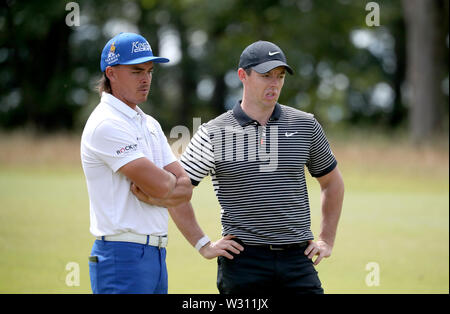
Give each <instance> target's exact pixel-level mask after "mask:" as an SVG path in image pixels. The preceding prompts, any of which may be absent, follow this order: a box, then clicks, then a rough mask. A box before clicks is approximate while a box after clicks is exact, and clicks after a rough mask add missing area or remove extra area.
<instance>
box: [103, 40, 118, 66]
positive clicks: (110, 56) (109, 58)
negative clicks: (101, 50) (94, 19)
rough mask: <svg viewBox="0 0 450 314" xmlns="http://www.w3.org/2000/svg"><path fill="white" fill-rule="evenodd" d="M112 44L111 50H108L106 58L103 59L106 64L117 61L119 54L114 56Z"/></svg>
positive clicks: (114, 48)
mask: <svg viewBox="0 0 450 314" xmlns="http://www.w3.org/2000/svg"><path fill="white" fill-rule="evenodd" d="M114 44H115V42H113V43H112V45H111V48H109V53H108V56H107V57H106V59H105V62H106V63H107V64H112V63H115V62H117V61H118V60H119V57H120V54H116V46H114Z"/></svg>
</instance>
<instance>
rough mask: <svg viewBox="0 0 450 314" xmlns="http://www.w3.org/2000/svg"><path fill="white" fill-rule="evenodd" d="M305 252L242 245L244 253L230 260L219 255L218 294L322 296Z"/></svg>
mask: <svg viewBox="0 0 450 314" xmlns="http://www.w3.org/2000/svg"><path fill="white" fill-rule="evenodd" d="M305 249H306V246H304V247H297V248H290V249H287V250H270V249H269V248H268V247H267V246H265V247H260V246H250V245H244V251H242V252H241V253H240V254H233V257H234V259H232V260H230V259H227V258H226V257H223V256H219V257H218V260H217V263H218V271H217V288H218V289H219V292H220V294H249V295H252V294H260V295H268V294H270V295H277V294H323V289H322V284H321V282H320V280H319V277H318V275H317V271H316V269H315V268H314V265H313V262H312V260H310V259H309V258H308V257H307V256H306V255H305V254H304V251H305Z"/></svg>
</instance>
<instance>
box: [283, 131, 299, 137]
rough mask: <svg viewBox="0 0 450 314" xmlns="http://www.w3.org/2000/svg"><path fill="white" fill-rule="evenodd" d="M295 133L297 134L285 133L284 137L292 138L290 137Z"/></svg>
mask: <svg viewBox="0 0 450 314" xmlns="http://www.w3.org/2000/svg"><path fill="white" fill-rule="evenodd" d="M296 133H298V132H292V133H288V132H286V133H284V136H286V137H290V136H292V135H294V134H296Z"/></svg>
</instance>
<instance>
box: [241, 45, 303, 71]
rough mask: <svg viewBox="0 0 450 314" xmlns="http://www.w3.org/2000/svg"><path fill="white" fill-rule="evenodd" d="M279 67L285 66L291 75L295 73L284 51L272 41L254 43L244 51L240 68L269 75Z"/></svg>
mask: <svg viewBox="0 0 450 314" xmlns="http://www.w3.org/2000/svg"><path fill="white" fill-rule="evenodd" d="M279 66H284V67H285V68H286V70H287V71H288V72H289V74H293V73H294V71H292V69H291V67H290V66H289V65H287V63H286V56H285V55H284V53H283V50H281V48H280V47H278V46H277V45H275V44H274V43H271V42H270V41H262V40H260V41H257V42H254V43H253V44H251V45H250V46H248V47H247V48H245V49H244V51H243V52H242V54H241V58H240V59H239V67H240V68H243V69H248V68H252V69H253V70H255V71H256V72H258V73H267V72H269V71H270V70H272V69H275V68H276V67H279Z"/></svg>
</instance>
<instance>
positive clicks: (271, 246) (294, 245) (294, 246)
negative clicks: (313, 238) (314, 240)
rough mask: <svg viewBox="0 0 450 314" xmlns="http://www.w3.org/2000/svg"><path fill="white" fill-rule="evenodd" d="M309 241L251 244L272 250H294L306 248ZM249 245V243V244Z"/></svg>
mask: <svg viewBox="0 0 450 314" xmlns="http://www.w3.org/2000/svg"><path fill="white" fill-rule="evenodd" d="M308 244H309V242H308V241H305V242H300V243H290V244H261V245H250V246H251V247H254V248H261V249H268V250H271V251H285V250H294V249H301V248H306V247H307V246H308ZM247 245H248V244H247Z"/></svg>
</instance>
